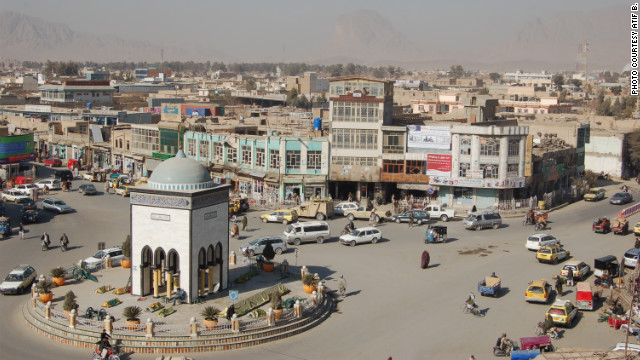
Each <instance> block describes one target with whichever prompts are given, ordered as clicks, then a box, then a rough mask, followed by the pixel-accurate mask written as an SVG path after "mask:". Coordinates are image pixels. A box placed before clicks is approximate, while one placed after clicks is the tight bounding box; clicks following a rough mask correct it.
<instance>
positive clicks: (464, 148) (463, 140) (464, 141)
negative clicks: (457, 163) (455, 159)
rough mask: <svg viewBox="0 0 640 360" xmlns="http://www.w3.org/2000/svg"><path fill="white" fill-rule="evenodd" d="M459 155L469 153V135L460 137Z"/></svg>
mask: <svg viewBox="0 0 640 360" xmlns="http://www.w3.org/2000/svg"><path fill="white" fill-rule="evenodd" d="M460 155H471V137H470V136H461V137H460Z"/></svg>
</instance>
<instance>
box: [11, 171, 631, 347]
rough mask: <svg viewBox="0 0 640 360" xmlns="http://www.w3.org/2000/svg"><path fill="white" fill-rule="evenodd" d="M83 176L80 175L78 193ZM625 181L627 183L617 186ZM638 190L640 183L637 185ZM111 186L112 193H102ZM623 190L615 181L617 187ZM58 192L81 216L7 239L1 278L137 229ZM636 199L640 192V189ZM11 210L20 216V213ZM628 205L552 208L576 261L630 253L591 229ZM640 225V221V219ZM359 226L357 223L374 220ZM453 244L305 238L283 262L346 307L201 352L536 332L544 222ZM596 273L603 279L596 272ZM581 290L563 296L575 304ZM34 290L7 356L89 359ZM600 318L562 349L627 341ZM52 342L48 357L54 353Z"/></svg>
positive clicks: (454, 226)
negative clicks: (52, 323)
mask: <svg viewBox="0 0 640 360" xmlns="http://www.w3.org/2000/svg"><path fill="white" fill-rule="evenodd" d="M80 183H82V182H81V181H75V182H74V188H77V186H79V185H80ZM618 186H619V185H618ZM630 188H631V190H632V191H637V190H638V189H639V188H638V187H637V185H636V184H635V183H633V184H630ZM99 190H100V191H102V189H101V188H99ZM614 191H615V189H614V188H613V186H611V187H610V188H609V189H608V194H609V195H611V194H612V193H613V192H614ZM56 196H58V197H60V198H62V199H63V200H65V201H67V202H68V203H69V204H70V205H71V206H73V207H74V208H76V209H78V211H77V212H76V213H73V214H67V215H56V216H52V217H51V218H50V219H48V220H47V221H45V222H43V223H41V224H37V225H33V226H29V227H28V229H29V233H27V239H26V240H25V241H20V240H19V239H18V238H17V236H13V237H11V238H8V239H6V240H4V241H0V260H3V261H0V274H6V273H7V272H8V271H9V270H11V268H12V266H14V265H15V264H18V263H29V264H32V265H34V266H35V267H36V269H37V270H38V271H39V272H48V271H49V269H51V268H52V267H54V266H56V265H62V264H69V263H71V262H75V261H77V260H79V259H81V258H85V257H87V256H89V255H90V254H92V253H93V252H95V250H96V248H97V243H98V242H99V241H104V242H106V243H107V245H117V244H119V243H121V242H122V239H124V237H125V236H126V233H127V231H128V227H129V220H128V219H129V215H128V210H129V206H128V199H123V198H121V197H120V196H114V195H103V194H99V195H97V196H95V197H82V196H81V195H79V194H78V193H77V192H75V191H73V192H71V193H59V194H56ZM634 198H636V199H638V198H640V197H639V194H637V193H636V194H635V196H634ZM8 208H9V213H10V214H12V215H14V216H15V215H17V208H15V209H12V205H11V204H9V206H8ZM621 208H622V207H620V206H613V205H610V204H609V203H608V201H607V200H605V201H601V202H598V203H585V202H578V203H575V204H572V205H570V206H567V207H565V208H563V209H561V210H558V211H555V212H553V213H552V214H551V215H550V220H551V223H550V225H551V229H550V230H549V231H548V232H549V233H551V234H553V235H555V236H557V237H558V238H560V239H561V241H562V243H563V244H565V246H566V248H567V249H569V250H570V251H571V253H572V255H573V256H574V257H575V258H576V259H581V260H585V261H586V262H587V263H588V264H592V263H593V258H595V257H598V256H602V255H607V254H613V255H616V256H618V257H619V256H621V255H622V254H623V252H624V251H625V250H627V249H628V248H630V247H632V246H633V240H634V237H633V235H627V236H624V237H621V236H614V235H612V234H607V235H599V234H594V233H593V232H591V222H592V221H593V220H595V219H596V218H598V217H600V216H603V215H606V216H609V217H612V218H615V217H616V215H617V213H618V212H619V211H620V209H621ZM259 215H260V213H259V212H251V213H250V214H249V228H250V229H253V231H249V232H247V233H244V234H242V235H243V236H246V237H244V238H243V239H242V240H240V241H238V240H230V241H231V246H230V247H231V249H237V248H238V247H239V245H241V244H242V243H244V242H245V241H247V240H250V239H253V238H256V237H258V236H261V235H267V234H277V233H281V232H282V230H283V226H282V225H281V224H273V223H272V224H262V223H261V222H259V221H258V216H259ZM638 220H640V215H637V216H634V217H632V218H631V219H630V222H631V223H632V224H634V223H635V222H636V221H638ZM345 223H346V220H345V219H334V220H331V221H330V224H331V226H332V233H333V234H334V235H337V234H338V233H339V232H340V229H341V228H342V227H343V226H344V224H345ZM365 224H366V222H365V221H356V226H362V225H365ZM447 225H448V227H449V237H450V239H451V241H450V242H448V243H446V244H433V245H425V244H424V241H423V239H424V230H425V226H421V227H415V228H408V227H407V225H406V224H402V225H398V224H393V223H385V224H382V225H380V229H381V230H382V231H383V234H384V240H383V241H381V242H379V243H378V244H367V245H362V246H356V247H354V248H351V247H346V246H342V245H340V244H338V243H337V239H336V238H333V239H332V240H331V241H327V242H325V243H324V244H304V245H301V246H300V247H299V250H300V251H299V257H298V258H297V259H296V257H295V254H294V252H293V251H289V252H288V253H286V254H284V255H282V256H281V257H278V258H276V260H281V259H283V258H287V259H288V261H289V263H290V264H295V263H296V261H297V264H298V265H307V266H308V267H309V268H310V270H311V271H313V272H317V273H319V274H320V276H321V277H322V278H324V279H326V280H327V281H328V284H329V286H330V287H331V286H333V287H335V286H336V285H337V280H336V279H337V278H338V277H339V275H340V274H344V275H345V277H346V279H347V282H348V284H347V292H348V296H347V298H346V299H345V301H343V302H341V303H340V304H339V310H340V311H339V312H338V313H335V314H333V315H332V316H331V317H330V318H329V319H328V320H327V321H325V322H324V323H323V324H321V325H320V326H318V327H316V328H315V329H313V330H311V331H309V332H306V333H304V334H301V335H298V336H295V337H292V338H289V339H285V340H282V341H279V342H275V343H271V344H267V345H264V346H260V347H254V348H250V349H244V350H237V351H230V352H225V353H216V354H195V355H194V357H195V358H197V359H204V358H212V357H214V356H215V357H221V358H225V359H245V358H248V357H254V356H255V357H258V356H259V357H261V358H268V359H327V358H335V359H386V358H387V357H388V356H393V357H394V359H417V358H425V357H429V358H440V359H466V358H468V357H469V355H470V354H475V355H476V358H477V359H489V358H492V357H493V355H492V354H491V346H492V345H493V344H494V343H495V340H496V339H497V337H498V336H499V335H500V334H501V333H502V332H505V331H506V332H507V333H508V335H509V336H510V337H512V338H519V337H522V336H531V335H533V330H534V327H535V325H536V323H537V322H538V321H541V320H542V319H543V317H544V313H545V312H546V309H547V306H545V305H535V304H528V303H526V302H525V301H524V300H523V297H524V292H525V289H526V286H527V284H528V282H529V281H531V280H534V279H540V278H546V279H548V280H550V279H551V276H552V275H553V274H556V273H558V272H559V270H560V268H561V266H562V264H558V265H547V264H538V263H537V261H536V260H535V253H533V252H529V251H527V250H526V249H525V247H524V243H525V239H526V237H527V236H528V235H529V234H531V233H533V227H531V226H527V227H523V226H522V225H521V219H506V220H505V225H504V226H503V227H502V228H500V229H498V230H492V229H489V230H483V231H479V232H476V231H467V230H464V229H463V228H462V224H461V222H460V221H452V222H449V223H447ZM43 231H48V232H50V233H52V236H53V238H54V239H57V238H58V237H59V236H60V235H61V233H62V232H63V231H66V232H67V234H68V235H69V237H70V239H71V245H72V246H75V248H73V249H72V250H71V251H68V252H66V253H61V252H59V251H57V250H53V251H49V252H42V251H41V250H40V247H39V246H40V244H39V237H40V235H41V234H42V232H43ZM424 249H428V250H429V252H430V253H431V264H432V265H431V267H430V268H429V269H426V270H421V269H420V268H419V261H420V254H421V252H422V251H423V250H424ZM492 271H495V272H496V273H497V274H498V275H499V276H501V278H502V283H503V289H505V290H506V291H505V294H504V295H503V296H502V297H500V298H497V299H493V298H484V297H479V296H478V299H477V301H478V303H479V305H480V306H481V308H483V309H485V310H486V313H487V316H486V317H485V318H474V317H473V316H471V315H468V314H463V313H462V311H461V306H462V304H463V302H464V300H465V299H466V297H467V295H468V293H469V292H470V291H475V289H476V283H477V282H478V281H479V280H481V279H482V278H483V277H484V276H486V275H487V274H490V273H491V272H492ZM590 280H592V279H590ZM573 291H574V289H571V291H570V292H567V294H566V295H565V296H564V298H567V299H572V300H575V293H574V292H573ZM25 300H26V297H25V296H6V297H3V298H1V299H0V313H1V314H5V315H8V316H7V319H8V322H9V325H10V326H6V327H3V328H2V330H0V348H2V349H3V353H5V354H8V355H11V356H12V357H16V358H17V356H18V355H20V356H21V357H23V358H29V359H47V360H50V359H51V358H52V356H54V355H53V354H55V357H58V358H65V359H85V358H87V357H88V356H87V353H88V351H87V350H86V349H84V350H78V349H74V348H70V347H68V346H62V345H59V344H57V343H53V342H50V341H48V340H46V339H45V338H44V337H41V336H39V335H36V334H35V333H34V332H32V331H31V330H30V329H28V328H27V327H26V326H25V325H24V322H23V320H22V319H21V317H20V316H19V314H18V311H17V310H18V309H19V306H20V305H21V304H22V303H23V302H24V301H25ZM596 317H597V316H596V314H595V313H583V314H582V316H581V318H580V319H579V321H578V323H577V325H576V326H575V328H571V329H566V331H565V332H564V336H563V338H562V339H560V340H558V341H556V342H555V344H556V345H557V346H561V347H586V348H598V349H605V348H607V347H609V346H611V345H613V344H615V343H616V342H618V341H621V340H622V339H623V338H624V333H622V332H620V331H614V330H613V329H612V328H609V327H608V326H606V325H604V324H601V323H597V322H596ZM43 349H46V352H45V351H43ZM132 358H134V359H153V358H155V357H154V356H142V355H134V356H132Z"/></svg>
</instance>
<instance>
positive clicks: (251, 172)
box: [238, 170, 267, 179]
mask: <svg viewBox="0 0 640 360" xmlns="http://www.w3.org/2000/svg"><path fill="white" fill-rule="evenodd" d="M238 176H244V177H254V178H258V179H264V177H265V176H267V173H265V172H262V171H255V170H246V171H238Z"/></svg>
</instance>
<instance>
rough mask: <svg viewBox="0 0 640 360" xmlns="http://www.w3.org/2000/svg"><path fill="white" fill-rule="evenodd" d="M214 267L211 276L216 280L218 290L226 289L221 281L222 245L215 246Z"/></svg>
mask: <svg viewBox="0 0 640 360" xmlns="http://www.w3.org/2000/svg"><path fill="white" fill-rule="evenodd" d="M214 261H215V267H214V270H213V274H214V275H213V276H214V279H216V280H217V282H218V283H219V284H220V289H224V288H226V284H224V283H223V282H222V281H223V280H222V265H223V263H224V261H223V259H222V244H220V243H217V244H216V251H215V258H214Z"/></svg>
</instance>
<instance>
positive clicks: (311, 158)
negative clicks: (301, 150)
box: [307, 151, 322, 170]
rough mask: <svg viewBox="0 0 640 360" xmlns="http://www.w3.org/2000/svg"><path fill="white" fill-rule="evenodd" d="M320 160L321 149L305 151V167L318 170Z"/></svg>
mask: <svg viewBox="0 0 640 360" xmlns="http://www.w3.org/2000/svg"><path fill="white" fill-rule="evenodd" d="M321 161H322V152H321V151H308V152H307V169H309V170H320V168H321Z"/></svg>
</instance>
